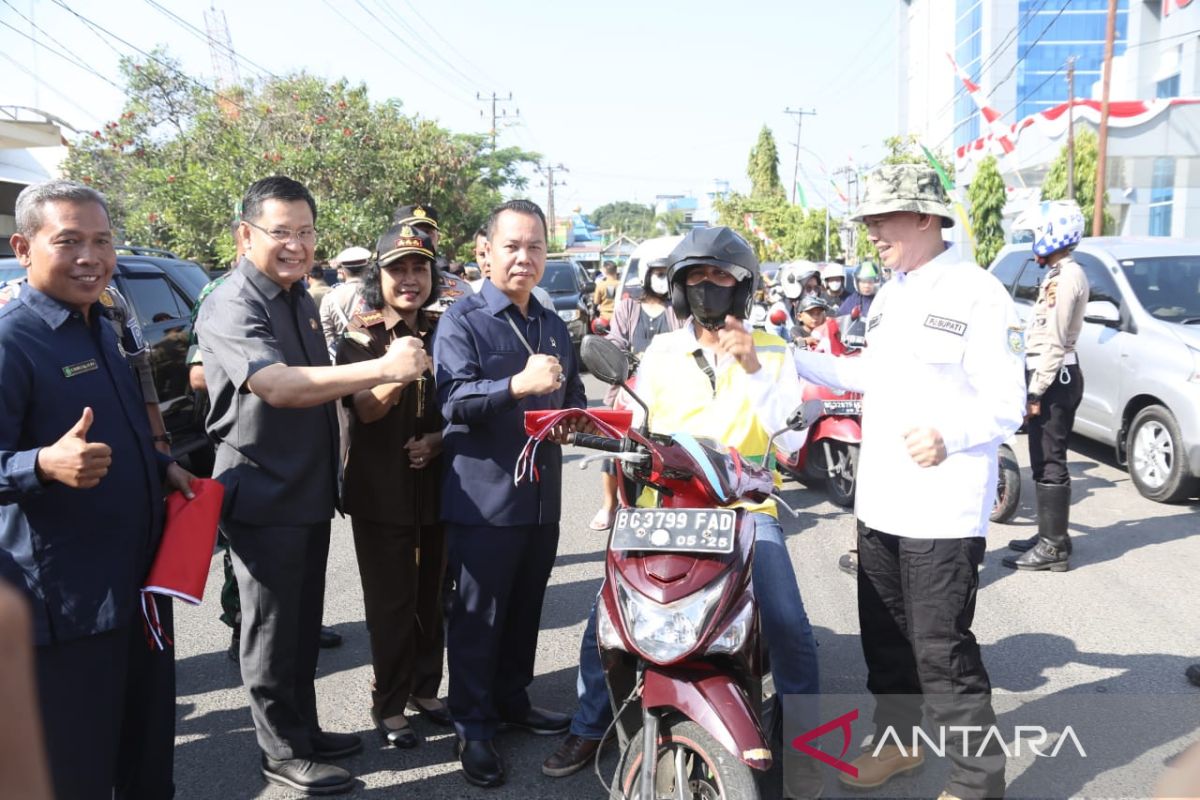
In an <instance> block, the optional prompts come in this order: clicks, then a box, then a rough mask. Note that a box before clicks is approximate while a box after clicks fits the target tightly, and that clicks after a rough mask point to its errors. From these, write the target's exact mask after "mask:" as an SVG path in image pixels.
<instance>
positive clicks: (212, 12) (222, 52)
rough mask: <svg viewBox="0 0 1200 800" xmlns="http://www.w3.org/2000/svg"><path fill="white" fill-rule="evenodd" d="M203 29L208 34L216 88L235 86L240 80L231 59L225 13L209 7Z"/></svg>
mask: <svg viewBox="0 0 1200 800" xmlns="http://www.w3.org/2000/svg"><path fill="white" fill-rule="evenodd" d="M204 27H205V29H206V31H207V33H208V51H209V53H210V54H212V64H213V78H214V79H215V80H216V82H217V88H219V89H228V88H229V87H231V86H237V85H238V84H239V83H241V80H240V79H239V78H238V69H237V62H236V61H235V60H234V58H233V53H234V50H233V38H232V37H231V36H230V35H229V23H228V22H226V20H225V12H224V11H219V10H218V9H217V7H216V6H212V5H210V6H209V8H208V10H207V11H205V12H204Z"/></svg>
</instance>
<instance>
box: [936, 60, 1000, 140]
mask: <svg viewBox="0 0 1200 800" xmlns="http://www.w3.org/2000/svg"><path fill="white" fill-rule="evenodd" d="M946 58H948V59H950V64H951V65H952V66H953V67H954V71H955V72H957V73H958V77H959V79H960V80H962V82H963V86H965V87H967V94H969V95H971V99H972V100H973V101H974V102H975V107H976V108H978V109H979V113H980V114H982V115H983V118H984V119H985V120H987V124H988V128H989V129H990V130H991V132H992V141H993V142H994V143H995V144H996V146H997V147H999V149H1000V152H1001V154H1002V155H1008V154H1009V153H1011V152H1012V151H1013V149H1014V148H1013V143H1012V139H1010V138H1009V133H1010V131H1009V129H1008V127H1007V126H1005V125H1004V123H1002V122H1001V121H1000V112H999V111H997V110H996V109H994V108H992V107H991V106H989V105H987V104H986V103H984V98H983V93H982V92H980V91H979V84H977V83H975V82H974V81H972V80H971V78H970V77H969V76H968V75H967V73H965V72H963V70H962V67H960V66H958V62H956V61H955V60H954V56H952V55H950V54H949V53H946Z"/></svg>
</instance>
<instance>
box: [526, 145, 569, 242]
mask: <svg viewBox="0 0 1200 800" xmlns="http://www.w3.org/2000/svg"><path fill="white" fill-rule="evenodd" d="M534 169H535V170H537V172H538V174H540V175H541V176H542V186H545V187H546V222H547V227H549V228H550V231H549V235H550V239H551V240H553V238H554V232H555V231H556V230H557V229H558V224H557V220H556V219H555V218H554V187H555V186H566V185H567V182H566V181H556V180H555V179H554V173H555V172H570V171H571V170H569V169H567V168H566V167H564V166H563V165H562V163H561V162H560V163H558V164H551V163H550V162H548V161H547V162H546V163H545V164H539V165H537V166H536V167H534ZM550 247H551V243H550V242H546V248H547V249H549V248H550Z"/></svg>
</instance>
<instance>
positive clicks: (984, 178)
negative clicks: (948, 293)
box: [967, 156, 1008, 268]
mask: <svg viewBox="0 0 1200 800" xmlns="http://www.w3.org/2000/svg"><path fill="white" fill-rule="evenodd" d="M1007 200H1008V194H1007V192H1006V191H1005V188H1004V178H1002V177H1000V168H999V167H998V166H997V164H996V157H995V156H988V157H987V158H985V159H984V160H983V161H981V162H979V168H978V169H976V170H975V178H974V180H972V181H971V185H970V186H969V187H968V188H967V201H968V202H969V203H970V206H971V209H970V215H971V227H972V228H973V229H974V231H975V263H976V264H979V266H981V267H985V268H986V267H987V266H988V265H989V264H991V263H992V259H994V258H995V257H996V253H998V252H1000V248H1001V247H1004V224H1003V223H1004V203H1005V202H1006V201H1007Z"/></svg>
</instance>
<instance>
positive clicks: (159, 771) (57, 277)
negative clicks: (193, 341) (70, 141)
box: [0, 181, 191, 800]
mask: <svg viewBox="0 0 1200 800" xmlns="http://www.w3.org/2000/svg"><path fill="white" fill-rule="evenodd" d="M16 223H17V232H16V233H15V234H13V236H12V238H11V240H10V242H11V244H12V248H13V251H14V252H15V253H16V254H17V258H18V259H19V260H20V262H21V264H22V266H24V267H25V268H26V270H28V273H29V285H28V286H27V287H26V288H25V289H24V290H23V291H22V292H21V294H20V296H19V297H18V298H17V299H16V300H14V301H13V302H11V303H9V304H8V305H6V306H5V307H4V308H3V309H0V578H4V579H7V580H8V581H10V582H11V583H12V584H14V585H15V586H16V587H17V588H18V589H21V590H23V592H24V593H25V595H26V597H27V598H28V599H29V601H30V604H31V609H32V612H33V636H34V644H35V645H36V656H35V659H36V675H37V683H38V700H39V706H40V710H41V714H42V719H43V723H44V728H45V741H46V750H47V754H48V756H49V761H50V769H51V773H52V778H53V782H54V792H55V796H56V797H57V798H59V800H69V798H95V797H109V796H115V797H118V798H126V797H137V798H169V797H171V796H172V795H173V794H174V785H173V781H172V749H173V747H174V736H175V722H174V714H175V709H174V702H175V663H174V653H173V651H172V649H171V648H170V647H169V646H168V647H167V649H166V650H165V651H159V650H156V649H151V647H150V645H149V643H148V642H147V640H146V639H145V637H144V636H143V633H142V626H141V625H140V624H139V622H138V619H137V612H138V590H139V589H140V588H141V586H142V584H143V581H144V579H145V576H146V573H147V572H148V570H149V568H150V564H151V562H152V561H153V558H154V555H155V552H156V550H157V548H158V542H159V539H160V538H161V536H162V526H163V513H164V512H163V490H164V487H166V488H178V489H180V490H182V491H183V492H184V493H185V494H186V495H187V496H189V497H190V496H191V491H190V489H189V488H188V485H189V482H190V480H191V476H190V475H189V474H188V473H187V472H186V471H185V470H183V469H182V468H181V467H180V466H179V465H178V464H176V463H175V462H174V461H172V460H171V458H170V457H169V456H167V455H164V454H162V453H160V452H158V451H156V450H155V449H154V443H153V440H152V434H151V431H150V426H149V423H148V422H147V420H146V413H145V407H144V402H143V398H142V395H141V392H140V391H139V389H138V385H137V383H136V382H135V381H134V378H133V375H132V373H131V372H130V370H129V366H128V363H127V362H126V359H125V356H124V354H123V353H122V352H121V349H120V346H119V344H118V340H117V337H116V335H115V334H114V333H113V329H112V326H111V325H109V324H108V323H107V322H106V321H105V319H104V318H105V313H106V312H105V306H104V305H103V304H102V303H101V302H100V295H101V293H102V292H103V291H104V288H105V286H107V285H108V282H109V279H110V278H111V277H112V273H113V270H114V269H115V267H116V262H117V257H116V251H115V250H114V249H113V241H112V226H111V223H110V221H109V216H108V207H107V205H106V204H105V201H104V197H103V195H101V194H100V193H99V192H96V191H95V190H93V189H90V188H88V187H86V186H83V185H81V184H77V183H72V182H70V181H49V182H47V183H43V184H38V185H34V186H29V187H27V188H26V189H25V190H24V191H22V192H21V194H20V196H19V197H18V198H17V207H16ZM148 602H154V601H148ZM158 611H159V616H160V618H161V620H162V622H163V624H164V627H165V629H166V630H167V632H168V636H169V635H170V631H171V605H170V602H169V600H162V601H160V602H159V607H158ZM114 791H115V795H114Z"/></svg>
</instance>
